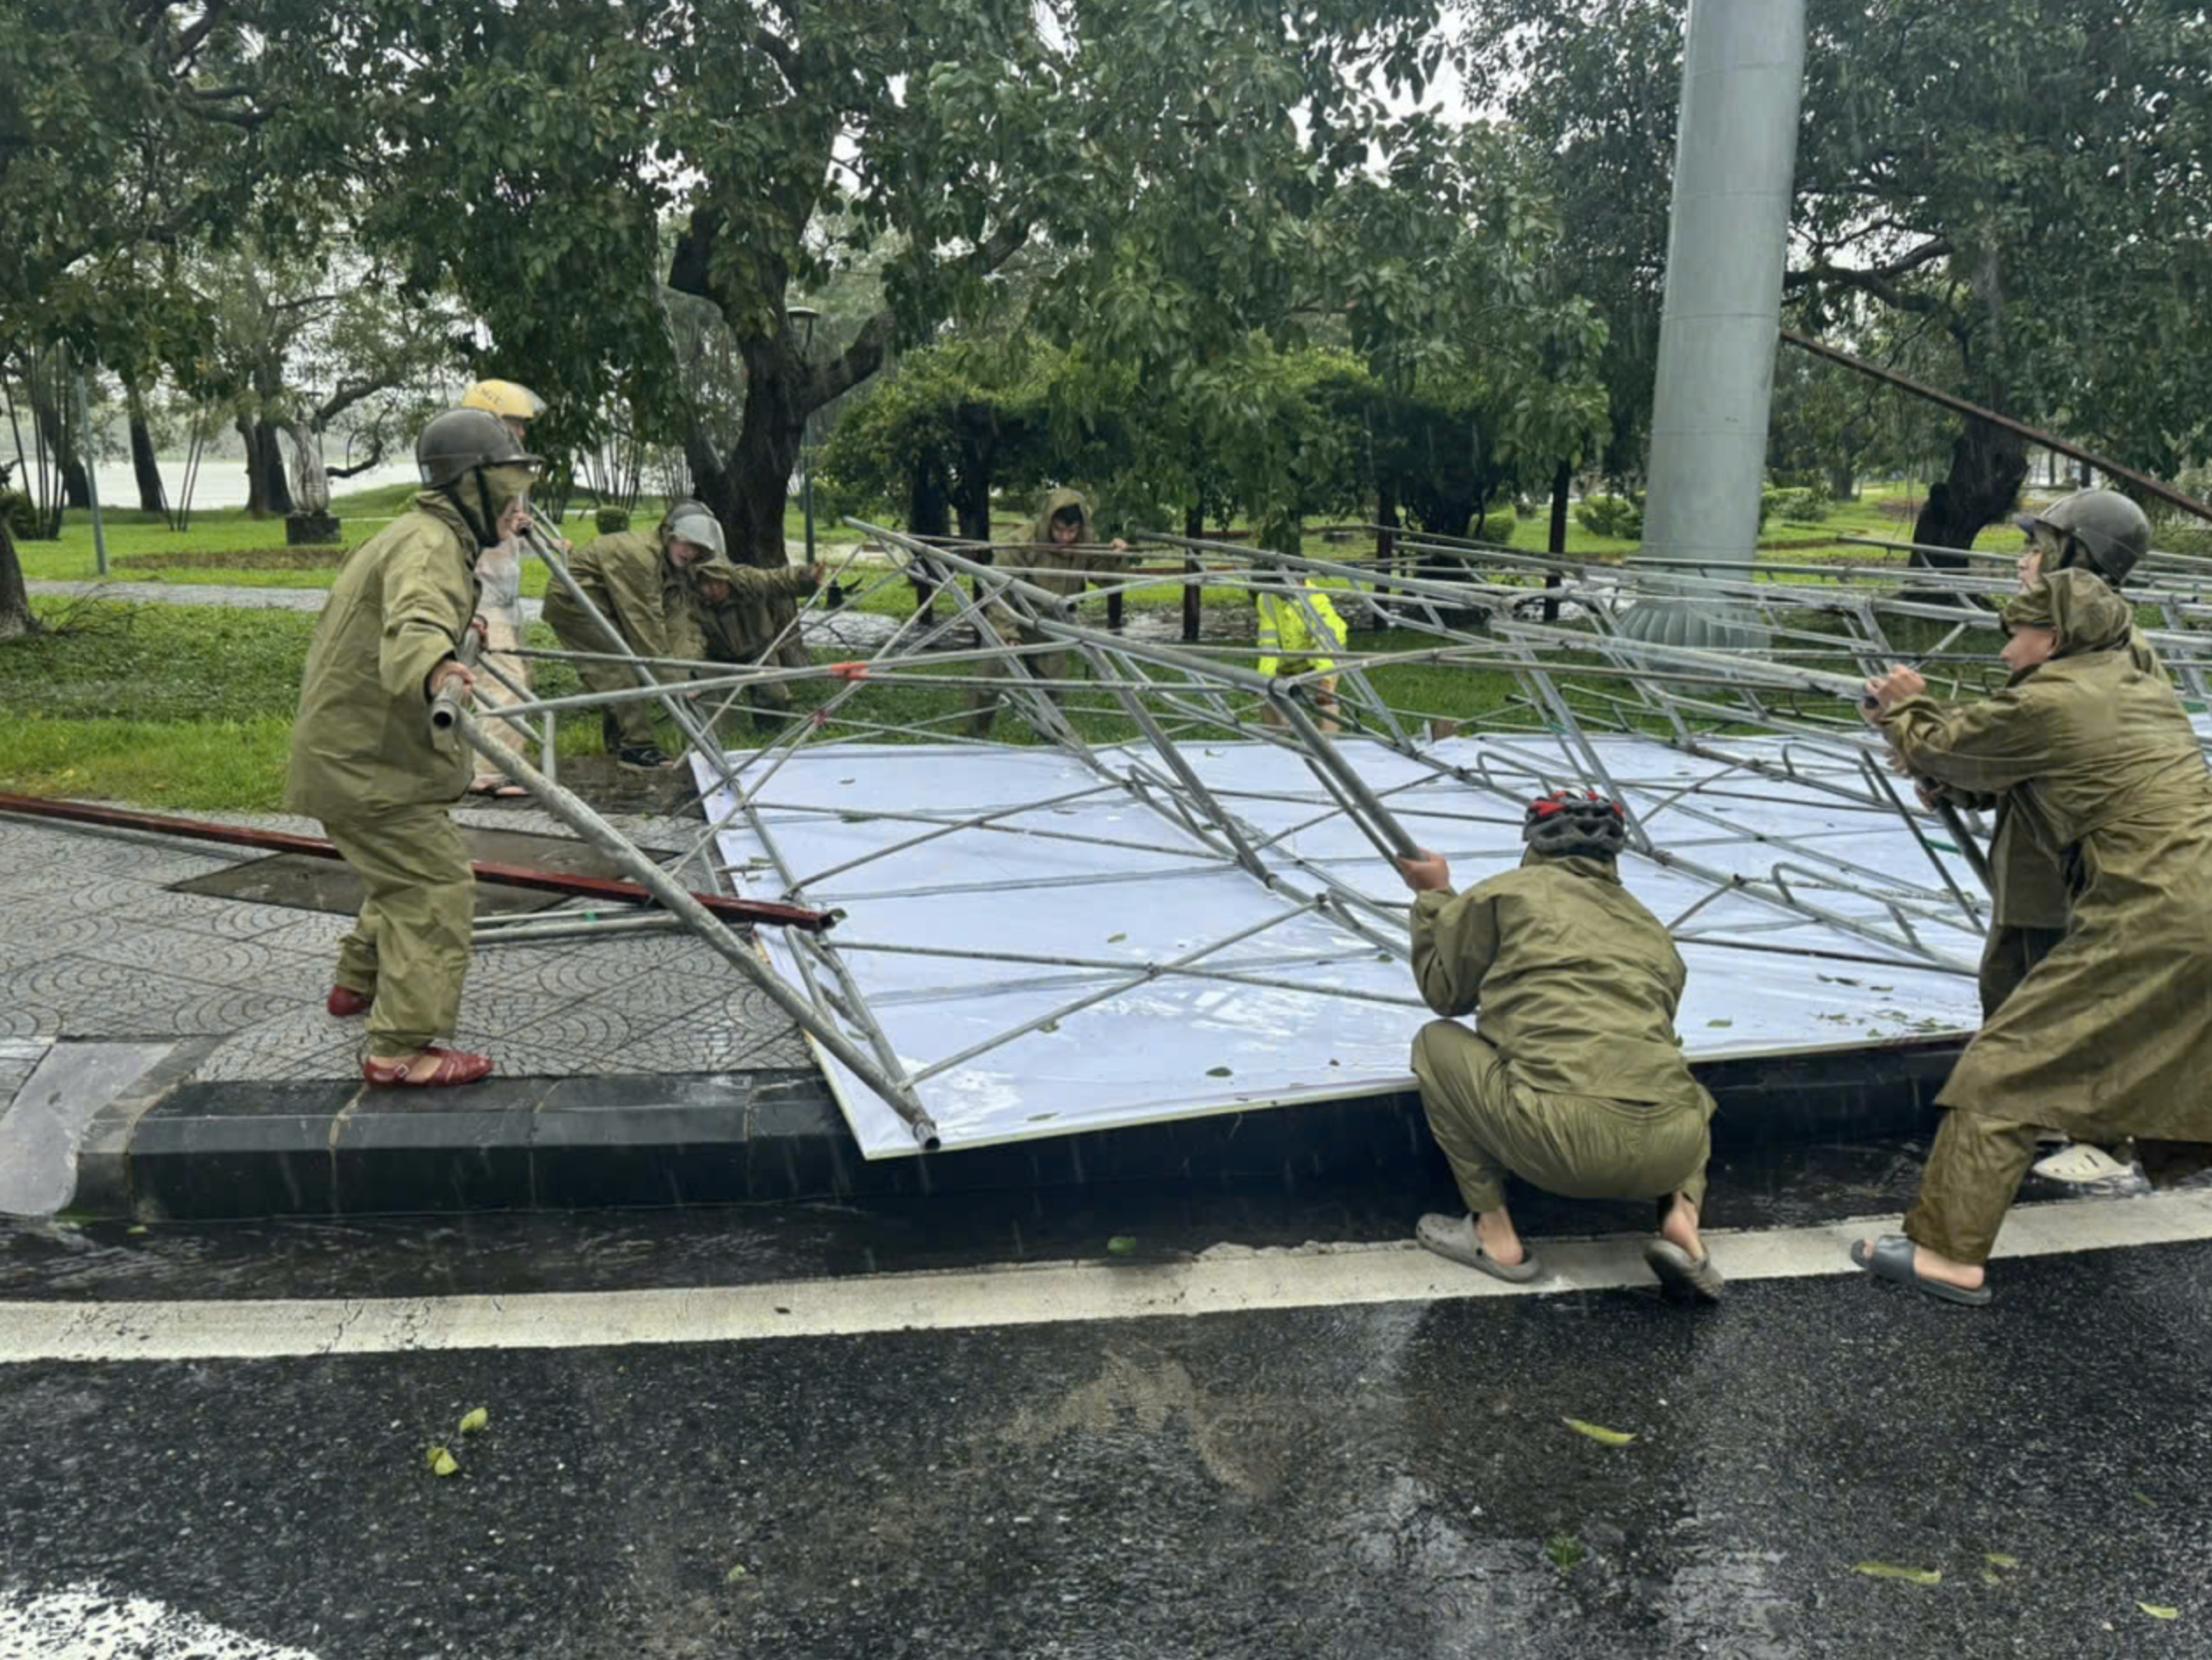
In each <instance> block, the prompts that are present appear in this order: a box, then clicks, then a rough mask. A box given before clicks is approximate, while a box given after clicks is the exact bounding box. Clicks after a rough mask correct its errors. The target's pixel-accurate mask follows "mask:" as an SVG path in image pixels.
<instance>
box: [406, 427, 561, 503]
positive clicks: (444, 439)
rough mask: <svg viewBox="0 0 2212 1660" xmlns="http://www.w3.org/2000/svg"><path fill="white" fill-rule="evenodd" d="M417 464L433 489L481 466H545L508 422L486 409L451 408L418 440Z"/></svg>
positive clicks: (423, 430)
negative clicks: (524, 444)
mask: <svg viewBox="0 0 2212 1660" xmlns="http://www.w3.org/2000/svg"><path fill="white" fill-rule="evenodd" d="M415 465H416V466H417V467H419V468H421V469H422V482H423V483H424V484H426V485H429V486H430V488H432V489H433V490H442V489H443V488H445V487H446V486H448V485H451V484H455V483H457V482H458V481H459V480H460V479H463V478H464V477H466V476H467V475H468V474H469V473H471V472H475V471H476V469H477V468H479V467H540V468H542V467H543V466H544V465H545V463H544V461H543V460H542V458H539V457H537V456H534V455H531V454H530V453H529V452H528V450H524V449H523V448H522V445H521V441H520V440H519V439H517V438H516V437H515V436H514V432H513V431H512V430H511V429H509V428H508V426H507V422H504V421H502V420H500V418H499V416H497V415H493V414H491V413H489V412H488V411H486V410H483V409H448V410H447V411H446V412H445V413H444V414H443V415H439V416H438V417H437V418H436V420H434V421H432V422H430V423H429V425H428V426H426V427H424V428H423V429H422V432H421V433H420V434H419V435H417V436H416V438H415Z"/></svg>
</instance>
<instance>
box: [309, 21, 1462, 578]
mask: <svg viewBox="0 0 2212 1660" xmlns="http://www.w3.org/2000/svg"><path fill="white" fill-rule="evenodd" d="M1427 23H1428V9H1427V7H1426V6H1425V5H1423V4H1416V3H1415V0H1200V3H1199V4H1193V5H1189V6H1182V5H1177V6H1160V5H1158V4H1152V0H1067V3H1066V4H1061V5H1059V6H1056V7H1050V8H1039V6H1037V5H1036V4H1033V3H1032V0H914V3H913V4H902V5H898V6H895V7H887V6H883V5H881V4H876V3H875V0H782V3H781V4H745V3H744V0H694V3H693V4H685V5H674V6H669V7H664V8H657V9H639V8H633V7H627V6H613V5H607V4H601V3H600V0H542V4H538V5H535V6H533V7H532V8H530V9H529V11H528V12H527V13H523V12H518V11H514V10H513V9H512V8H511V7H509V6H508V5H507V4H503V0H451V3H450V4H443V5H441V6H440V7H438V8H436V10H435V11H430V10H427V9H425V8H422V7H421V6H419V5H417V4H412V3H411V0H337V3H336V4H313V5H309V4H307V3H306V0H300V4H299V22H298V24H297V25H296V28H295V29H294V30H293V31H292V32H290V34H289V36H288V42H287V47H286V49H287V51H288V52H289V53H291V54H292V55H291V61H292V62H293V63H294V66H295V70H294V72H295V73H296V74H299V75H300V76H301V77H302V78H303V80H304V81H305V82H308V84H310V85H312V87H313V89H314V92H313V98H314V102H315V104H316V106H317V107H318V108H320V109H323V110H328V111H329V112H330V126H329V128H328V129H327V130H326V131H325V132H324V133H323V135H322V140H323V141H322V149H321V154H320V156H319V158H318V157H317V156H316V155H313V154H309V155H307V156H306V157H304V160H306V161H307V162H308V164H309V165H327V164H328V163H329V162H330V161H331V160H338V159H343V160H344V161H345V162H346V163H347V164H348V165H349V166H350V167H352V168H353V169H354V170H355V172H356V174H357V175H358V178H359V180H360V181H361V182H363V183H365V184H366V185H367V186H368V187H369V188H370V192H371V194H370V196H369V198H368V199H369V200H370V202H371V203H372V205H371V206H370V207H369V208H368V209H366V210H365V212H364V215H363V230H364V232H365V234H366V235H368V236H369V237H371V238H373V239H376V240H378V241H379V242H380V243H381V244H382V245H386V246H390V247H393V248H395V249H404V250H406V251H407V252H408V256H409V259H410V269H411V272H412V274H413V276H414V277H415V280H416V281H417V283H418V284H419V285H421V286H424V287H428V286H431V285H433V284H435V283H436V281H438V280H451V281H452V282H453V283H454V284H455V285H456V286H457V288H458V289H459V291H460V292H461V294H463V296H464V299H465V300H466V301H467V302H468V304H469V305H470V307H471V309H473V310H475V311H476V312H478V313H479V314H480V315H481V316H484V318H485V319H486V323H488V325H489V328H490V331H491V338H492V343H493V344H492V348H491V350H490V351H488V352H487V353H486V356H485V358H484V364H485V366H487V367H498V368H500V369H503V370H505V371H506V372H510V373H512V374H514V376H515V377H516V378H518V379H521V380H528V381H531V382H532V383H533V384H536V385H539V386H540V389H541V390H544V391H546V392H548V393H549V394H550V395H553V396H554V397H555V398H556V400H557V408H556V411H555V420H554V422H553V423H551V424H550V425H549V429H548V430H549V435H550V436H559V423H560V422H562V421H564V420H567V421H571V422H588V420H589V418H590V417H589V415H588V413H587V412H588V411H589V410H591V409H592V408H597V407H598V404H599V399H600V397H601V396H602V395H603V394H606V393H607V392H609V391H612V390H616V389H619V390H620V392H621V393H622V394H624V395H625V396H627V398H628V399H629V400H630V401H632V402H633V404H634V406H635V407H637V408H640V409H641V410H644V411H647V412H649V414H651V415H656V416H657V417H658V418H660V419H662V420H663V421H664V422H666V423H667V425H668V428H669V429H670V430H671V431H672V432H674V433H676V434H677V435H678V436H681V437H682V438H683V439H684V443H685V447H686V451H687V454H688V457H689V459H690V462H691V473H692V476H693V479H694V480H695V482H696V484H697V486H698V489H699V492H700V493H701V494H702V495H704V496H705V497H706V499H707V500H710V501H711V502H712V503H713V505H714V506H715V507H716V508H717V510H718V511H719V512H720V513H721V514H722V515H723V517H724V519H725V520H726V521H727V522H728V524H729V526H730V528H731V529H732V531H733V533H734V536H733V542H734V547H735V549H736V550H738V551H739V552H740V553H741V555H742V556H743V557H747V558H748V559H752V560H755V561H757V562H762V563H773V562H780V561H781V560H782V559H783V508H784V502H785V499H786V495H787V492H788V488H789V480H790V477H791V468H792V464H793V462H794V460H795V459H796V457H797V454H798V448H799V444H800V443H801V440H802V436H803V435H804V432H805V425H806V418H807V416H808V415H810V414H811V413H812V412H813V411H815V410H817V409H819V408H821V407H823V406H824V405H825V404H826V403H828V402H829V401H831V400H833V398H835V397H837V396H839V395H840V394H842V393H844V392H846V391H847V390H849V389H850V388H852V387H854V386H856V385H858V384H860V383H861V381H863V380H866V379H867V378H868V376H870V375H872V374H873V373H874V372H876V369H877V368H878V367H879V366H881V365H882V364H883V361H884V359H885V355H886V353H887V352H888V351H890V350H891V349H892V347H893V346H894V345H895V344H897V343H899V342H901V341H902V340H903V341H905V342H908V343H912V344H918V343H920V342H922V341H924V340H925V339H926V338H927V337H929V335H930V333H931V331H932V329H933V328H934V327H935V326H936V325H937V324H938V323H940V322H941V321H942V320H944V319H946V318H948V317H954V316H973V315H975V313H976V312H978V311H980V310H982V309H984V308H985V306H986V305H987V303H988V301H989V299H990V297H991V295H992V293H993V283H994V280H995V278H996V277H997V275H998V273H1002V272H1003V269H1004V268H1005V266H1007V264H1008V262H1009V261H1010V260H1011V259H1014V258H1015V257H1016V256H1017V254H1021V253H1022V252H1024V250H1025V249H1031V248H1032V247H1035V246H1037V245H1041V244H1043V243H1045V242H1046V241H1047V240H1048V239H1049V240H1050V242H1051V243H1052V244H1053V246H1054V247H1055V248H1056V250H1057V252H1058V256H1059V258H1060V259H1061V260H1062V261H1063V262H1064V263H1065V264H1066V266H1067V267H1068V268H1070V269H1071V270H1074V271H1076V272H1077V273H1079V274H1078V275H1077V276H1076V277H1074V278H1071V280H1090V279H1091V278H1092V277H1095V275H1097V274H1098V273H1099V271H1100V270H1101V269H1102V267H1108V266H1110V267H1111V268H1113V269H1114V270H1115V271H1117V273H1119V274H1120V277H1121V279H1122V280H1123V281H1124V283H1125V284H1126V285H1127V287H1128V290H1129V292H1130V293H1131V294H1134V293H1136V292H1137V291H1138V289H1140V288H1141V287H1142V285H1143V284H1144V283H1145V281H1146V280H1148V279H1149V277H1150V276H1151V275H1152V274H1153V273H1155V272H1157V271H1159V268H1160V263H1161V261H1162V259H1164V258H1168V257H1173V258H1176V259H1183V260H1184V262H1185V263H1186V264H1188V249H1186V248H1183V247H1180V246H1177V245H1180V244H1187V243H1190V242H1193V241H1200V240H1202V241H1204V242H1205V243H1206V244H1207V245H1209V246H1211V247H1212V248H1213V249H1214V250H1215V252H1216V256H1217V257H1219V258H1220V259H1222V260H1223V267H1222V273H1221V282H1222V286H1223V288H1224V289H1225V290H1226V291H1228V292H1230V293H1231V294H1242V293H1243V292H1244V291H1245V290H1247V289H1249V288H1251V286H1252V285H1253V284H1254V283H1256V282H1264V283H1265V285H1266V289H1267V290H1268V291H1270V292H1272V291H1274V290H1277V289H1280V288H1282V287H1286V286H1287V285H1290V284H1292V283H1294V281H1295V280H1296V275H1295V272H1294V261H1295V257H1296V255H1297V254H1298V252H1299V250H1298V248H1297V247H1295V246H1294V245H1293V244H1292V243H1291V242H1290V241H1288V240H1286V239H1283V238H1280V237H1277V238H1273V240H1269V239H1268V238H1267V234H1263V235H1262V236H1261V237H1260V238H1259V239H1255V237H1254V233H1255V232H1256V231H1257V232H1261V233H1269V230H1270V227H1273V226H1276V225H1278V224H1280V223H1281V221H1280V219H1279V217H1278V216H1277V214H1276V212H1275V210H1274V207H1273V203H1274V202H1276V201H1277V200H1278V199H1279V198H1280V195H1281V187H1282V186H1283V185H1285V184H1286V183H1287V182H1288V181H1289V180H1290V175H1292V174H1294V173H1295V174H1298V175H1300V177H1301V179H1302V182H1301V184H1300V185H1299V187H1298V188H1301V189H1302V190H1305V191H1307V192H1308V193H1311V192H1316V191H1320V190H1322V189H1325V188H1326V187H1327V184H1328V182H1329V180H1331V179H1332V178H1334V177H1336V176H1338V175H1340V174H1342V173H1344V171H1346V170H1348V169H1350V168H1351V167H1357V166H1358V165H1360V164H1361V163H1362V162H1364V161H1365V159H1366V146H1365V135H1364V132H1362V133H1359V134H1358V136H1357V138H1350V137H1347V134H1348V133H1349V132H1351V131H1353V130H1354V129H1356V128H1358V126H1359V125H1360V123H1358V122H1356V121H1355V122H1351V123H1347V122H1346V120H1345V118H1344V117H1345V116H1346V112H1348V111H1351V110H1354V109H1355V107H1358V106H1362V105H1364V103H1365V101H1366V100H1367V99H1368V97H1369V96H1370V95H1369V94H1368V93H1367V91H1366V90H1365V86H1364V82H1365V79H1366V77H1367V76H1368V75H1369V74H1371V72H1375V71H1379V70H1380V71H1386V72H1389V73H1395V74H1399V75H1400V76H1401V77H1402V75H1403V74H1405V73H1406V72H1407V71H1408V70H1410V69H1412V68H1413V67H1414V56H1413V53H1414V50H1415V43H1416V42H1417V40H1418V39H1419V37H1420V36H1421V33H1422V32H1423V31H1424V30H1425V28H1426V26H1427ZM1301 121H1303V122H1304V123H1305V124H1307V131H1305V132H1304V133H1302V134H1301ZM341 140H343V141H341ZM1194 180H1195V181H1199V182H1200V183H1201V184H1202V192H1201V198H1202V199H1203V200H1204V201H1206V202H1207V203H1208V204H1209V208H1210V209H1211V211H1210V212H1209V214H1208V216H1206V217H1205V218H1203V219H1202V220H1200V221H1197V222H1195V223H1194V222H1192V221H1191V220H1189V219H1188V218H1184V219H1181V220H1180V221H1178V220H1177V219H1175V218H1174V217H1173V216H1170V215H1168V214H1167V213H1165V212H1162V211H1157V210H1152V209H1151V208H1150V206H1149V205H1148V204H1151V203H1153V202H1157V201H1158V200H1159V197H1160V196H1161V195H1162V193H1163V191H1164V190H1171V189H1172V190H1174V191H1178V192H1180V193H1181V199H1183V200H1188V199H1190V197H1189V191H1188V187H1189V185H1190V184H1191V182H1192V181H1194ZM1245 201H1249V202H1254V203H1258V204H1260V205H1261V206H1263V207H1265V208H1266V212H1264V213H1262V214H1259V215H1258V216H1252V217H1250V218H1245V217H1244V216H1240V215H1239V213H1238V211H1237V207H1238V204H1239V202H1245ZM664 218H665V219H671V220H672V221H673V223H675V226H676V234H675V238H674V242H673V246H672V249H671V250H670V254H669V257H668V259H667V260H666V264H665V266H663V260H662V255H661V249H662V238H661V228H662V224H663V220H664ZM1194 231H1195V232H1197V233H1198V234H1197V235H1196V236H1194V235H1193V232H1194ZM885 238H890V239H892V240H891V242H890V253H889V256H888V257H887V258H886V259H885V260H884V262H883V285H884V287H883V292H884V296H885V299H884V304H883V307H882V309H879V310H877V311H876V312H874V313H872V314H871V315H869V316H867V317H866V318H865V319H863V320H862V321H861V323H859V325H858V326H857V327H856V328H854V329H853V330H851V332H850V334H849V336H846V337H840V340H839V342H838V344H837V350H836V351H834V352H833V353H823V352H814V353H808V352H805V351H802V350H801V341H800V339H799V334H800V332H801V331H800V330H797V329H795V328H794V326H793V324H792V323H791V318H790V316H789V308H790V306H791V302H792V301H793V299H794V298H795V297H796V296H798V295H799V294H805V293H806V292H808V291H810V290H812V289H814V288H816V287H819V286H820V285H821V284H822V282H823V281H825V280H826V279H827V278H829V277H830V276H831V275H833V273H835V272H837V271H838V270H839V269H840V268H841V267H843V266H845V265H847V263H848V262H850V261H852V260H853V259H856V258H859V257H861V256H862V255H863V254H864V253H866V252H868V251H869V250H871V249H872V248H874V247H875V246H876V245H879V244H881V243H882V242H883V240H884V239H885ZM663 276H665V278H666V280H667V281H668V283H669V284H670V286H672V287H675V288H676V289H677V290H679V291H681V292H682V293H684V294H688V295H691V296H694V297H696V298H698V299H699V300H702V301H708V302H711V303H712V304H713V306H714V308H715V309H717V310H719V312H720V315H721V316H722V318H723V320H724V322H725V323H727V327H728V329H729V330H730V331H731V335H732V337H733V338H734V343H735V347H736V351H737V355H738V358H739V359H740V361H741V364H742V366H743V371H744V375H743V387H742V406H741V419H740V421H739V422H738V426H737V431H736V435H735V437H734V441H732V442H728V443H717V442H714V441H713V439H712V438H711V437H710V436H709V435H708V433H707V432H706V431H705V430H704V429H703V428H702V426H701V425H700V424H698V423H694V422H691V420H690V419H689V412H688V411H687V410H686V409H685V408H684V407H683V402H684V401H683V400H682V398H681V397H680V396H679V395H677V378H676V377H675V376H673V375H672V374H671V373H670V351H669V346H668V330H667V328H666V326H665V323H664V320H663V318H664V314H663V307H662V303H661V296H660V283H661V280H662V279H663ZM1240 302H1241V301H1237V300H1232V301H1230V303H1232V304H1234V303H1240ZM1145 303H1146V302H1145V301H1141V300H1138V301H1132V302H1131V303H1125V304H1122V305H1119V306H1117V307H1114V308H1110V310H1112V311H1115V312H1117V313H1118V314H1119V316H1120V319H1121V321H1122V322H1124V323H1126V321H1127V320H1128V318H1129V316H1130V315H1131V312H1132V309H1134V308H1136V307H1141V306H1143V305H1145ZM1172 303H1173V301H1170V300H1168V299H1166V298H1164V297H1163V298H1162V299H1160V300H1159V302H1158V309H1160V310H1164V309H1166V307H1167V306H1168V305H1170V304H1172ZM1114 326H1115V325H1114V324H1112V323H1110V324H1109V327H1110V329H1112V328H1113V327H1114Z"/></svg>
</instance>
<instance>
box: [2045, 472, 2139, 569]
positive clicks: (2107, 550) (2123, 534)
mask: <svg viewBox="0 0 2212 1660" xmlns="http://www.w3.org/2000/svg"><path fill="white" fill-rule="evenodd" d="M2013 522H2014V523H2015V524H2017V525H2018V526H2019V527H2020V529H2023V530H2024V531H2026V532H2027V533H2028V534H2029V535H2030V536H2033V535H2034V534H2035V533H2036V530H2037V529H2038V527H2040V528H2041V529H2045V530H2048V531H2050V532H2051V533H2052V535H2053V536H2056V537H2057V538H2058V539H2059V546H2060V554H2059V562H2058V564H2057V565H2056V566H2055V567H2054V568H2055V569H2057V570H2060V571H2065V570H2068V569H2070V568H2072V567H2073V566H2075V565H2083V564H2086V565H2088V567H2089V569H2090V570H2092V571H2095V572H2096V573H2097V575H2099V576H2101V577H2102V578H2104V579H2105V580H2106V581H2107V582H2109V583H2112V584H2114V585H2118V584H2120V583H2123V582H2125V581H2126V580H2127V578H2128V572H2129V571H2132V570H2134V569H2135V564H2136V561H2137V560H2138V559H2140V558H2142V557H2143V556H2144V555H2145V554H2146V553H2148V552H2150V551H2151V521H2150V520H2149V519H2147V518H2145V516H2144V513H2143V509H2142V508H2140V507H2137V506H2136V505H2135V503H2134V502H2132V501H2130V500H2128V499H2127V498H2126V497H2125V496H2123V495H2122V494H2121V493H2119V492H2118V491H2117V490H2077V491H2075V492H2074V493H2073V494H2072V495H2070V496H2067V497H2066V498H2064V499H2063V500H2059V501H2054V502H2052V504H2051V506H2049V507H2046V508H2045V509H2044V510H2043V511H2042V512H2041V513H2036V514H2025V513H2024V514H2021V515H2020V516H2019V517H2018V518H2017V519H2015V520H2014V521H2013Z"/></svg>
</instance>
